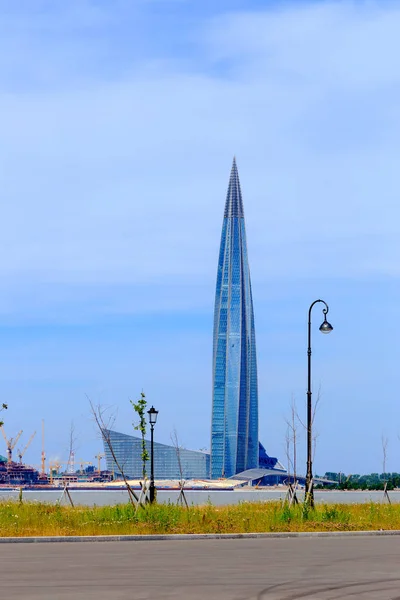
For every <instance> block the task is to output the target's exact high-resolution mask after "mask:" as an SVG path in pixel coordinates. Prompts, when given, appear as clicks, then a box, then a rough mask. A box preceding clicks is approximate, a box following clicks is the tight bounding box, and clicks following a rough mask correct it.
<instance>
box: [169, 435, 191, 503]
mask: <svg viewBox="0 0 400 600" xmlns="http://www.w3.org/2000/svg"><path fill="white" fill-rule="evenodd" d="M170 437H171V442H172V445H173V447H174V448H175V453H176V460H177V461H178V469H179V474H180V481H179V489H180V493H179V496H178V500H177V504H179V503H180V504H183V502H184V503H185V504H186V508H189V506H188V503H187V500H186V496H185V492H184V491H183V488H184V486H185V483H186V482H185V480H184V478H183V469H182V458H181V446H180V444H179V439H178V434H177V432H176V429H174V431H173V432H172V433H171V436H170Z"/></svg>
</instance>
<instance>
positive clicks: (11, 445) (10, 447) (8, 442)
mask: <svg viewBox="0 0 400 600" xmlns="http://www.w3.org/2000/svg"><path fill="white" fill-rule="evenodd" d="M1 433H2V434H3V438H4V441H5V443H6V445H7V458H8V460H7V462H8V464H10V463H11V462H12V451H13V450H14V448H15V446H16V444H17V442H18V440H19V438H20V437H21V435H22V429H21V431H20V432H19V433H17V435H16V436H15V438H10V439H7V436H6V433H5V431H4V428H3V426H1Z"/></svg>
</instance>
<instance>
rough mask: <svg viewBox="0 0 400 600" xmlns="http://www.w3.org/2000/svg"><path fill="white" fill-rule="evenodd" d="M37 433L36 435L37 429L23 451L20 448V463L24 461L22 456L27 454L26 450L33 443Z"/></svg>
mask: <svg viewBox="0 0 400 600" xmlns="http://www.w3.org/2000/svg"><path fill="white" fill-rule="evenodd" d="M35 435H36V431H34V432H33V433H32V435H31V437H30V438H29V440H28V443H27V444H26V446H25V448H24V449H23V450H22V452H21V450H18V458H19V464H21V463H22V457H23V455H24V454H25V452H26V451H27V450H28V448H29V446H30V445H31V443H32V440H33V438H34V437H35Z"/></svg>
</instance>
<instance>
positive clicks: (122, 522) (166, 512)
mask: <svg viewBox="0 0 400 600" xmlns="http://www.w3.org/2000/svg"><path fill="white" fill-rule="evenodd" d="M373 529H388V530H389V529H392V530H393V529H399V530H400V505H398V504H393V505H389V504H373V503H370V504H354V505H345V504H330V505H317V506H316V508H315V510H311V509H308V508H307V507H304V506H303V505H299V506H294V507H292V508H289V507H288V506H287V505H284V504H282V503H280V502H254V503H247V502H246V503H241V504H238V505H233V506H212V505H206V506H191V507H190V508H189V509H186V508H183V507H181V506H175V505H172V504H168V505H165V504H154V505H152V506H147V507H146V508H145V509H139V510H138V511H137V512H135V510H134V509H133V508H132V506H131V505H130V504H120V505H118V506H104V507H94V508H87V507H75V508H72V507H69V506H53V505H50V504H43V503H25V502H23V503H18V502H3V503H0V537H8V536H18V537H22V536H51V535H57V536H60V535H61V536H64V535H65V536H66V535H124V534H128V535H129V534H130V535H132V534H165V533H247V532H272V531H283V532H286V531H356V530H365V531H368V530H373Z"/></svg>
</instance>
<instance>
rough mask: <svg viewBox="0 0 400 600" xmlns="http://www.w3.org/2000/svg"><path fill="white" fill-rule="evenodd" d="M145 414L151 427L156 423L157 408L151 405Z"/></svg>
mask: <svg viewBox="0 0 400 600" xmlns="http://www.w3.org/2000/svg"><path fill="white" fill-rule="evenodd" d="M147 414H148V415H149V423H150V425H151V426H152V427H154V425H155V424H156V423H157V415H158V410H156V409H155V408H154V406H152V407H151V408H150V410H148V411H147Z"/></svg>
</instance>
